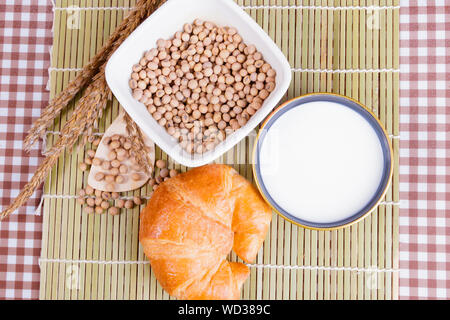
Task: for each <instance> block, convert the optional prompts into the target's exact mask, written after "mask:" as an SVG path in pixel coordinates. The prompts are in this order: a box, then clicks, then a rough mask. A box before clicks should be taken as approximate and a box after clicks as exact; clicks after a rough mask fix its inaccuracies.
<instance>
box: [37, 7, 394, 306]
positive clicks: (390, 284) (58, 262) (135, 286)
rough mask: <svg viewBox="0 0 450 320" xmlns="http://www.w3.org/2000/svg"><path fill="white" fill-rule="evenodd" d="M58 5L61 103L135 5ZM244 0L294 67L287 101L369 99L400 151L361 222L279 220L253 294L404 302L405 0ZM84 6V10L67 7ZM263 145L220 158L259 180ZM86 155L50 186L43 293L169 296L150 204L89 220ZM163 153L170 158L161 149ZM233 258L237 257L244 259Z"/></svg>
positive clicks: (52, 133)
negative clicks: (317, 227) (156, 268)
mask: <svg viewBox="0 0 450 320" xmlns="http://www.w3.org/2000/svg"><path fill="white" fill-rule="evenodd" d="M55 2H56V3H55V5H56V7H55V11H54V12H55V13H54V15H55V17H54V18H55V19H54V45H53V52H52V67H51V69H50V75H51V77H50V90H51V94H52V96H54V95H55V94H56V93H58V92H60V91H61V90H62V89H63V88H64V87H65V86H66V85H67V84H68V82H69V81H70V80H71V79H73V78H74V77H75V75H76V73H77V72H78V70H79V69H80V68H82V66H83V65H84V64H86V63H87V62H88V61H89V59H90V57H92V56H93V55H94V54H95V52H96V51H97V50H98V49H99V48H100V47H101V46H102V44H103V43H104V42H105V41H106V39H107V38H108V36H109V34H111V32H112V31H113V30H114V28H115V27H116V26H117V25H118V23H119V22H120V21H121V20H122V19H123V17H124V15H125V14H126V12H127V9H126V8H128V7H131V6H133V5H134V2H135V1H134V0H57V1H55ZM237 2H238V4H239V5H241V6H243V7H244V8H245V10H246V11H247V12H248V13H249V14H250V15H251V16H252V17H253V18H254V19H255V20H256V21H257V22H258V23H259V24H260V25H261V26H262V28H263V29H264V30H265V31H266V32H267V33H268V34H269V35H270V37H271V38H272V39H274V41H275V42H276V43H277V44H278V45H279V47H280V48H281V49H282V51H283V52H284V54H285V55H286V57H287V58H288V60H289V62H290V64H291V66H292V68H293V70H292V74H293V78H292V79H293V80H292V83H291V86H290V88H289V90H288V92H287V94H286V96H285V99H290V98H293V97H296V96H298V95H301V94H305V93H311V92H334V93H339V94H342V95H346V96H349V97H352V98H354V99H357V100H359V101H361V102H362V103H363V104H365V105H366V106H367V107H369V108H371V109H372V110H373V111H374V112H375V114H377V115H378V116H379V118H380V120H381V122H382V123H383V124H384V125H385V127H386V129H387V131H388V132H389V134H390V137H391V139H392V143H393V148H394V154H395V166H394V168H395V171H394V178H393V183H392V186H391V188H390V189H389V191H388V193H387V195H386V199H385V200H384V201H383V203H382V204H381V205H380V206H379V208H378V209H377V210H375V211H374V212H373V213H372V214H371V215H370V216H368V217H367V218H366V219H364V220H363V221H361V222H360V223H358V224H356V225H354V226H351V227H348V228H346V229H343V230H339V231H327V232H318V231H311V230H306V229H303V228H300V227H297V226H295V225H292V224H291V223H289V222H287V221H285V220H283V219H282V218H280V217H279V216H278V215H275V214H274V215H273V221H272V224H271V227H270V230H269V234H268V235H267V238H266V240H265V242H264V245H263V247H262V248H261V250H260V252H259V254H258V257H257V260H256V262H255V264H254V265H252V266H251V275H250V277H249V279H248V280H247V281H246V283H245V284H244V287H243V290H242V298H244V299H397V298H398V212H399V197H398V187H399V180H398V160H397V159H398V152H399V140H398V135H399V128H398V120H399V97H398V93H399V73H398V69H399V60H398V57H399V10H398V5H399V0H360V1H358V0H309V1H308V0H304V1H301V0H299V1H289V0H258V1H257V0H253V1H252V0H238V1H237ZM73 5H75V6H78V7H80V8H82V9H81V10H77V11H74V10H68V9H66V8H69V7H71V6H73ZM371 6H379V7H381V8H378V9H377V10H373V9H371V8H370V7H371ZM149 45H150V44H149ZM118 109H119V105H118V102H117V101H116V100H114V101H113V102H111V103H110V107H109V108H108V109H107V111H106V112H105V114H104V117H103V119H102V120H101V121H100V132H104V130H105V128H107V127H108V125H109V124H110V123H111V122H112V121H113V120H114V118H115V117H116V116H117V114H118ZM72 110H73V104H72V105H71V107H70V108H69V110H68V111H67V112H65V113H63V114H62V115H61V116H60V117H59V119H58V120H57V121H56V122H55V124H54V127H53V128H51V130H49V132H48V134H47V135H46V144H47V148H48V147H50V146H51V145H52V143H53V142H54V141H55V139H56V138H57V137H58V133H59V130H60V129H61V127H62V125H63V124H64V123H65V121H66V120H67V118H68V115H69V114H70V112H72ZM253 143H254V139H253V138H246V139H245V140H243V141H242V142H241V143H239V145H238V146H236V147H235V148H234V149H233V150H231V151H229V152H228V153H226V154H225V155H224V156H223V157H221V159H219V160H218V162H222V163H227V164H230V165H233V166H234V167H235V168H236V169H237V170H238V171H239V172H240V173H241V174H242V175H244V176H245V177H247V178H248V179H249V180H253V177H252V169H251V165H250V164H249V163H250V150H251V149H252V145H253ZM87 148H89V145H88V146H87ZM85 151H86V150H75V151H74V152H73V153H65V154H64V156H63V157H61V159H60V160H59V162H58V163H57V165H56V166H55V167H54V168H53V170H52V171H51V174H50V175H49V177H48V178H47V180H46V182H45V187H44V194H45V195H44V203H43V210H42V213H43V216H44V217H43V218H44V227H43V239H42V253H41V260H40V267H41V281H40V282H41V287H40V298H41V299H169V298H170V297H169V296H168V294H167V293H165V292H164V291H163V290H162V288H161V287H160V286H159V284H158V283H157V281H156V279H155V277H154V275H153V273H152V271H151V268H150V265H149V264H148V262H147V260H146V258H145V256H144V254H143V251H142V249H141V247H140V245H139V242H138V226H139V212H140V210H141V209H142V207H141V208H135V209H133V210H128V212H126V213H125V212H124V213H122V214H121V215H120V216H116V217H112V216H109V215H87V214H83V213H82V208H81V206H80V205H79V204H78V203H77V202H76V194H77V192H78V190H79V189H80V188H82V187H83V186H84V185H85V183H86V181H87V174H83V173H82V172H81V171H79V170H78V163H79V162H80V161H81V160H82V159H84V152H85ZM156 154H157V158H163V159H167V156H166V155H165V154H164V153H162V152H161V151H160V150H159V149H157V151H156ZM168 161H169V164H170V166H173V167H175V168H177V169H180V170H181V171H185V170H186V168H185V167H180V165H178V164H175V163H173V161H171V160H170V159H168ZM148 193H149V188H148V187H143V188H142V189H141V190H137V191H134V192H129V193H128V194H127V196H132V195H141V196H145V195H147V194H148ZM230 258H231V259H232V260H235V261H236V260H238V259H237V257H236V255H234V254H231V256H230Z"/></svg>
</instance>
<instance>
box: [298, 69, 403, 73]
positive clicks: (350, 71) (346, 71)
mask: <svg viewBox="0 0 450 320" xmlns="http://www.w3.org/2000/svg"><path fill="white" fill-rule="evenodd" d="M292 71H294V72H321V73H386V72H393V73H399V72H400V69H336V70H331V69H301V68H293V69H292Z"/></svg>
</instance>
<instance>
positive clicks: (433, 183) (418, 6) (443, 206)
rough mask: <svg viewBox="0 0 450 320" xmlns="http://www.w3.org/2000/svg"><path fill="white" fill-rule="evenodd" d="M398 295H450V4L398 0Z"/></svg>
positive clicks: (413, 296)
mask: <svg viewBox="0 0 450 320" xmlns="http://www.w3.org/2000/svg"><path fill="white" fill-rule="evenodd" d="M401 4H402V5H403V6H402V9H401V11H400V32H401V33H400V48H401V49H400V62H401V75H400V97H401V98H400V131H401V143H400V199H402V209H401V212H400V268H401V273H400V296H401V297H402V298H411V299H418V298H438V299H450V1H449V0H433V1H428V0H427V1H426V0H422V1H418V0H410V1H407V0H405V1H401Z"/></svg>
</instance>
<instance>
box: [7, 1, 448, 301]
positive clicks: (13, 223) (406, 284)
mask: <svg viewBox="0 0 450 320" xmlns="http://www.w3.org/2000/svg"><path fill="white" fill-rule="evenodd" d="M401 6H402V8H401V11H400V29H401V34H400V39H401V40H400V41H401V43H400V47H401V52H400V62H401V81H400V86H401V92H400V96H401V101H400V106H401V110H400V113H401V115H400V129H401V144H400V149H401V150H400V181H401V185H400V192H401V194H400V198H401V200H402V205H401V210H400V269H401V271H400V298H402V299H417V298H441V299H442V298H446V299H450V1H449V0H421V1H420V0H411V1H409V0H403V1H401ZM52 18H53V15H52V6H51V1H50V0H2V1H1V3H0V63H1V67H0V204H1V206H2V207H4V206H6V205H8V204H9V203H10V202H11V201H12V199H13V198H14V197H15V196H16V195H17V194H18V192H19V190H20V189H21V187H22V186H23V185H24V184H25V182H26V181H28V179H29V178H30V177H31V174H32V173H33V171H34V170H35V168H36V166H37V164H38V163H39V161H40V160H42V158H41V157H40V151H39V149H38V148H37V147H36V149H35V150H34V151H33V152H32V153H30V154H27V153H25V152H24V151H22V140H23V138H24V137H25V134H26V132H27V131H28V129H29V128H30V126H31V123H32V121H33V120H34V119H35V118H36V117H37V116H38V115H39V113H40V110H41V108H42V107H44V106H45V105H46V103H47V101H48V99H49V93H48V91H46V89H45V87H46V83H47V81H48V72H47V68H48V67H49V65H50V63H49V60H50V55H49V49H50V46H51V43H52V32H51V30H52ZM447 107H448V108H447ZM39 197H40V192H38V193H37V194H35V195H34V196H33V197H32V199H31V200H30V201H29V202H28V203H27V205H26V206H24V207H23V208H21V209H20V210H19V211H18V212H17V213H16V214H14V215H12V216H10V217H9V218H8V219H7V220H6V221H3V222H0V299H37V298H38V293H39V292H38V291H39V267H38V257H39V255H40V245H41V228H42V218H41V217H40V216H36V215H35V209H36V206H37V204H38V203H39ZM446 211H447V213H448V214H447V215H446Z"/></svg>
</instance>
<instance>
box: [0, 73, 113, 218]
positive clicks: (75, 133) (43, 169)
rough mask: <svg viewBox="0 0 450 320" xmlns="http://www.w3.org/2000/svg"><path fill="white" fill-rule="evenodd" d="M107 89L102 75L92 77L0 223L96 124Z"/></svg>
mask: <svg viewBox="0 0 450 320" xmlns="http://www.w3.org/2000/svg"><path fill="white" fill-rule="evenodd" d="M107 88H108V87H107V84H106V81H105V77H104V75H103V74H98V75H97V76H96V77H94V80H93V82H92V83H91V84H90V85H89V87H88V88H87V89H86V91H85V94H84V96H83V97H82V98H81V99H80V101H78V104H77V106H76V108H75V110H74V112H73V113H72V115H71V117H70V118H69V120H68V121H67V122H66V124H65V125H64V127H63V129H62V130H61V134H60V136H59V139H58V140H57V141H56V143H55V145H54V146H53V147H52V148H51V149H50V150H49V152H48V156H47V157H46V158H45V159H44V161H43V162H42V164H41V165H40V166H39V167H38V169H37V170H36V172H35V174H34V175H33V177H32V178H31V180H30V181H29V182H28V183H27V184H26V185H25V188H24V189H23V190H22V191H21V192H20V194H19V196H18V197H17V198H16V199H15V200H14V202H13V203H12V204H11V205H10V206H9V207H8V208H7V209H6V210H4V211H3V212H2V213H1V215H0V220H3V219H4V218H6V217H7V216H8V215H9V214H11V213H12V212H14V211H15V210H16V209H17V208H19V207H20V206H22V205H23V204H24V203H25V202H26V201H27V200H28V199H29V198H30V197H31V195H32V194H33V193H34V191H35V190H36V188H37V187H39V186H40V185H41V184H42V182H43V181H44V179H45V177H46V176H47V174H48V172H49V171H50V170H51V168H52V167H53V166H54V165H55V163H56V161H57V160H58V158H59V156H60V155H61V154H62V153H63V152H64V150H65V149H68V150H71V149H72V148H73V146H74V145H75V143H76V142H77V141H78V138H79V137H80V135H81V134H82V133H83V132H84V131H85V130H86V128H88V127H89V126H92V125H93V121H95V120H96V118H95V114H96V113H97V112H98V110H99V109H104V108H105V106H106V103H107V101H108V97H109V96H108V89H107Z"/></svg>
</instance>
